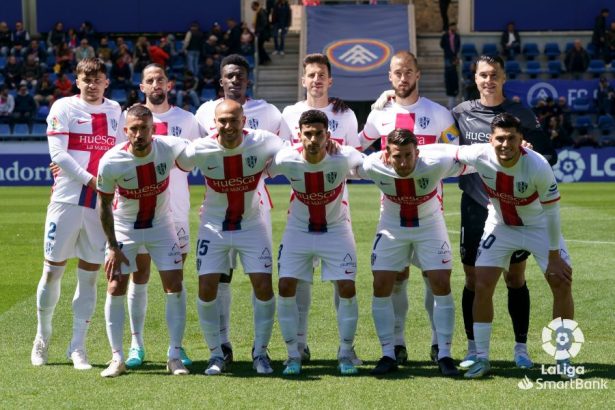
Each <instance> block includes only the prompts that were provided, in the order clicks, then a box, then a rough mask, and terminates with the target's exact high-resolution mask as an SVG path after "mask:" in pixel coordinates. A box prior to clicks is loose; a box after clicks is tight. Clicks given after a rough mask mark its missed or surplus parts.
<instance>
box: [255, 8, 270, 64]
mask: <svg viewBox="0 0 615 410" xmlns="http://www.w3.org/2000/svg"><path fill="white" fill-rule="evenodd" d="M252 11H254V34H255V35H256V38H257V42H258V58H259V61H258V63H259V64H269V63H270V62H271V58H270V57H269V54H267V51H266V50H265V42H267V41H269V39H270V38H271V27H270V25H269V18H268V16H267V10H265V9H264V8H262V7H261V4H260V3H259V2H258V1H253V2H252Z"/></svg>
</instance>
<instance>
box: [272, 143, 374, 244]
mask: <svg viewBox="0 0 615 410" xmlns="http://www.w3.org/2000/svg"><path fill="white" fill-rule="evenodd" d="M302 151H303V147H302V146H295V147H287V148H284V149H283V150H282V151H280V152H279V153H278V154H277V155H276V157H275V160H274V161H273V163H272V164H271V167H270V170H269V173H270V174H271V175H272V176H274V175H284V176H285V177H286V178H287V179H288V180H289V181H290V185H291V187H292V190H293V192H292V194H291V198H290V207H289V210H288V223H287V225H286V228H287V229H295V230H301V231H304V232H328V231H331V230H332V229H335V228H337V227H341V226H342V225H343V224H346V223H350V215H349V212H348V202H347V201H346V200H344V198H343V195H342V193H343V191H344V187H345V186H346V178H347V177H348V176H349V175H350V173H351V172H352V171H354V170H355V169H356V168H357V167H358V166H359V165H361V163H362V161H363V156H362V155H361V153H359V151H357V150H356V149H354V148H352V147H348V146H342V147H341V149H340V152H339V153H338V154H336V155H328V154H327V155H326V156H325V158H324V159H323V160H322V161H320V162H319V163H318V164H310V163H309V162H307V161H306V160H305V159H304V158H303V155H302Z"/></svg>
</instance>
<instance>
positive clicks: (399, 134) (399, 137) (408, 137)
mask: <svg viewBox="0 0 615 410" xmlns="http://www.w3.org/2000/svg"><path fill="white" fill-rule="evenodd" d="M409 144H412V145H414V146H416V145H418V141H417V140H416V136H415V135H414V133H413V132H412V131H410V130H409V129H406V128H395V129H394V130H393V131H391V132H389V135H387V146H389V145H400V146H403V145H409Z"/></svg>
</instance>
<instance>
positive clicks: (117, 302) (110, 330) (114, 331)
mask: <svg viewBox="0 0 615 410" xmlns="http://www.w3.org/2000/svg"><path fill="white" fill-rule="evenodd" d="M124 299H126V295H122V296H112V295H110V294H108V293H107V300H106V301H105V323H106V324H107V337H108V338H109V344H110V345H111V352H112V353H113V359H114V360H120V361H122V362H123V361H124V348H123V344H122V339H123V337H124Z"/></svg>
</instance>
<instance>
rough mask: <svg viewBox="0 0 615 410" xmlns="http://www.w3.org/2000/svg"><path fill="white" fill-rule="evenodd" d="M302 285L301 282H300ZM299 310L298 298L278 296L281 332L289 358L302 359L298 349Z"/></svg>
mask: <svg viewBox="0 0 615 410" xmlns="http://www.w3.org/2000/svg"><path fill="white" fill-rule="evenodd" d="M299 283H301V281H299ZM298 318H299V310H298V309H297V298H296V297H295V296H292V297H288V298H285V297H282V296H278V322H280V331H281V332H282V337H283V338H284V343H286V350H287V351H288V357H295V358H297V357H301V355H300V354H299V350H298V347H297V322H298V320H299V319H298Z"/></svg>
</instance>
